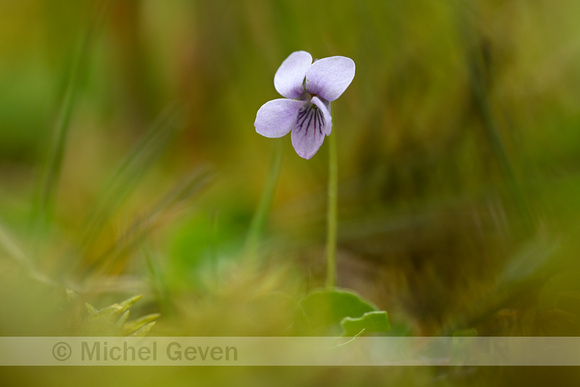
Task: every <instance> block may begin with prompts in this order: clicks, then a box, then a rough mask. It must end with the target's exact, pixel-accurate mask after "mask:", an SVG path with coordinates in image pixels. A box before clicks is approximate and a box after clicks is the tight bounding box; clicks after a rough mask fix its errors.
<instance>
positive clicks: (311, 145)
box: [254, 51, 355, 159]
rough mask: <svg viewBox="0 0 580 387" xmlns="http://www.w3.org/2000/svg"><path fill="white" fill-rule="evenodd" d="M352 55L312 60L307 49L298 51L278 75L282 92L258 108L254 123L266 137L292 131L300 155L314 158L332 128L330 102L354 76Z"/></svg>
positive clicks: (284, 64) (284, 63)
mask: <svg viewBox="0 0 580 387" xmlns="http://www.w3.org/2000/svg"><path fill="white" fill-rule="evenodd" d="M354 73H355V64H354V61H353V60H352V59H350V58H347V57H344V56H332V57H329V58H324V59H320V60H317V61H314V63H313V62H312V56H311V55H310V54H309V53H307V52H306V51H296V52H293V53H292V54H290V56H289V57H288V58H286V60H285V61H284V62H282V65H280V68H279V69H278V71H277V72H276V75H274V87H275V88H276V90H277V91H278V93H280V94H281V95H282V96H284V97H286V98H278V99H274V100H272V101H268V102H266V103H265V104H264V105H262V107H261V108H260V109H259V110H258V114H257V116H256V121H255V123H254V126H255V127H256V131H257V132H258V133H259V134H261V135H263V136H266V137H270V138H277V137H282V136H285V135H286V134H288V132H292V135H291V137H292V146H294V149H295V150H296V153H298V155H299V156H300V157H303V158H305V159H310V158H312V156H314V154H315V153H316V152H317V151H318V149H319V148H320V147H321V146H322V143H323V142H324V137H325V136H328V135H330V132H331V130H332V117H331V115H330V103H331V102H332V101H334V100H336V99H337V98H338V97H340V96H341V95H342V93H343V92H344V91H345V90H346V89H347V87H348V86H349V85H350V83H351V82H352V80H353V78H354Z"/></svg>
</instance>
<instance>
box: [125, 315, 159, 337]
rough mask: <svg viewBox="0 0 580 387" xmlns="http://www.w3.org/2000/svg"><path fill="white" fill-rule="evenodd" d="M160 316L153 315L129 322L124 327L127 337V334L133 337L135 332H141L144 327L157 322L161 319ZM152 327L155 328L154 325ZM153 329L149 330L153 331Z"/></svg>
mask: <svg viewBox="0 0 580 387" xmlns="http://www.w3.org/2000/svg"><path fill="white" fill-rule="evenodd" d="M159 316H160V314H159V313H153V314H148V315H146V316H143V317H141V318H138V319H137V320H133V321H128V322H127V323H125V325H124V326H123V333H124V334H126V335H127V334H131V335H133V334H134V333H135V332H138V331H140V330H141V329H142V328H143V327H145V326H147V325H149V324H150V323H151V322H153V323H154V322H155V320H157V319H158V318H159ZM151 327H153V325H151ZM151 327H150V328H149V329H151Z"/></svg>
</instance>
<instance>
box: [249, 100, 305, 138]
mask: <svg viewBox="0 0 580 387" xmlns="http://www.w3.org/2000/svg"><path fill="white" fill-rule="evenodd" d="M303 105H304V101H295V100H292V99H286V98H279V99H273V100H272V101H268V102H266V103H265V104H263V105H262V107H261V108H260V109H259V110H258V113H257V114H256V121H255V122H254V126H255V127H256V132H258V133H259V134H261V135H262V136H265V137H270V138H276V137H282V136H284V135H286V134H288V132H289V131H290V130H291V129H292V126H293V125H294V123H295V122H296V116H297V115H298V111H299V110H300V108H301V107H302V106H303Z"/></svg>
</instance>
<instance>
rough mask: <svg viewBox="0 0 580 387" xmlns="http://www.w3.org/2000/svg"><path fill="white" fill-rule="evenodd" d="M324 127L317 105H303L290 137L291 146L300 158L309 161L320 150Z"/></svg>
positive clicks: (322, 116)
mask: <svg viewBox="0 0 580 387" xmlns="http://www.w3.org/2000/svg"><path fill="white" fill-rule="evenodd" d="M313 99H314V98H313ZM324 125H325V121H324V112H323V111H322V110H321V109H320V108H318V105H316V106H315V105H313V104H311V103H306V104H304V106H303V107H302V108H301V109H300V111H299V112H298V116H297V117H296V124H295V125H294V127H293V128H292V135H291V138H292V146H294V149H295V150H296V153H298V155H299V156H300V157H302V158H305V159H310V158H312V156H314V154H315V153H316V152H317V151H318V149H320V146H321V145H322V143H323V142H324V134H325V132H324Z"/></svg>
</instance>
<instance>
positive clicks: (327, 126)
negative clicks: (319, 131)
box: [312, 97, 332, 136]
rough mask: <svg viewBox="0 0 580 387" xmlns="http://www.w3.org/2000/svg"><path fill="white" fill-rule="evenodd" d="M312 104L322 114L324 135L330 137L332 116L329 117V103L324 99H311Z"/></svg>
mask: <svg viewBox="0 0 580 387" xmlns="http://www.w3.org/2000/svg"><path fill="white" fill-rule="evenodd" d="M312 103H313V104H315V105H316V106H317V107H318V108H319V109H320V110H321V111H322V114H323V118H324V133H325V134H326V135H327V136H330V132H332V116H331V115H330V102H328V101H327V100H325V99H322V98H318V97H312Z"/></svg>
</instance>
